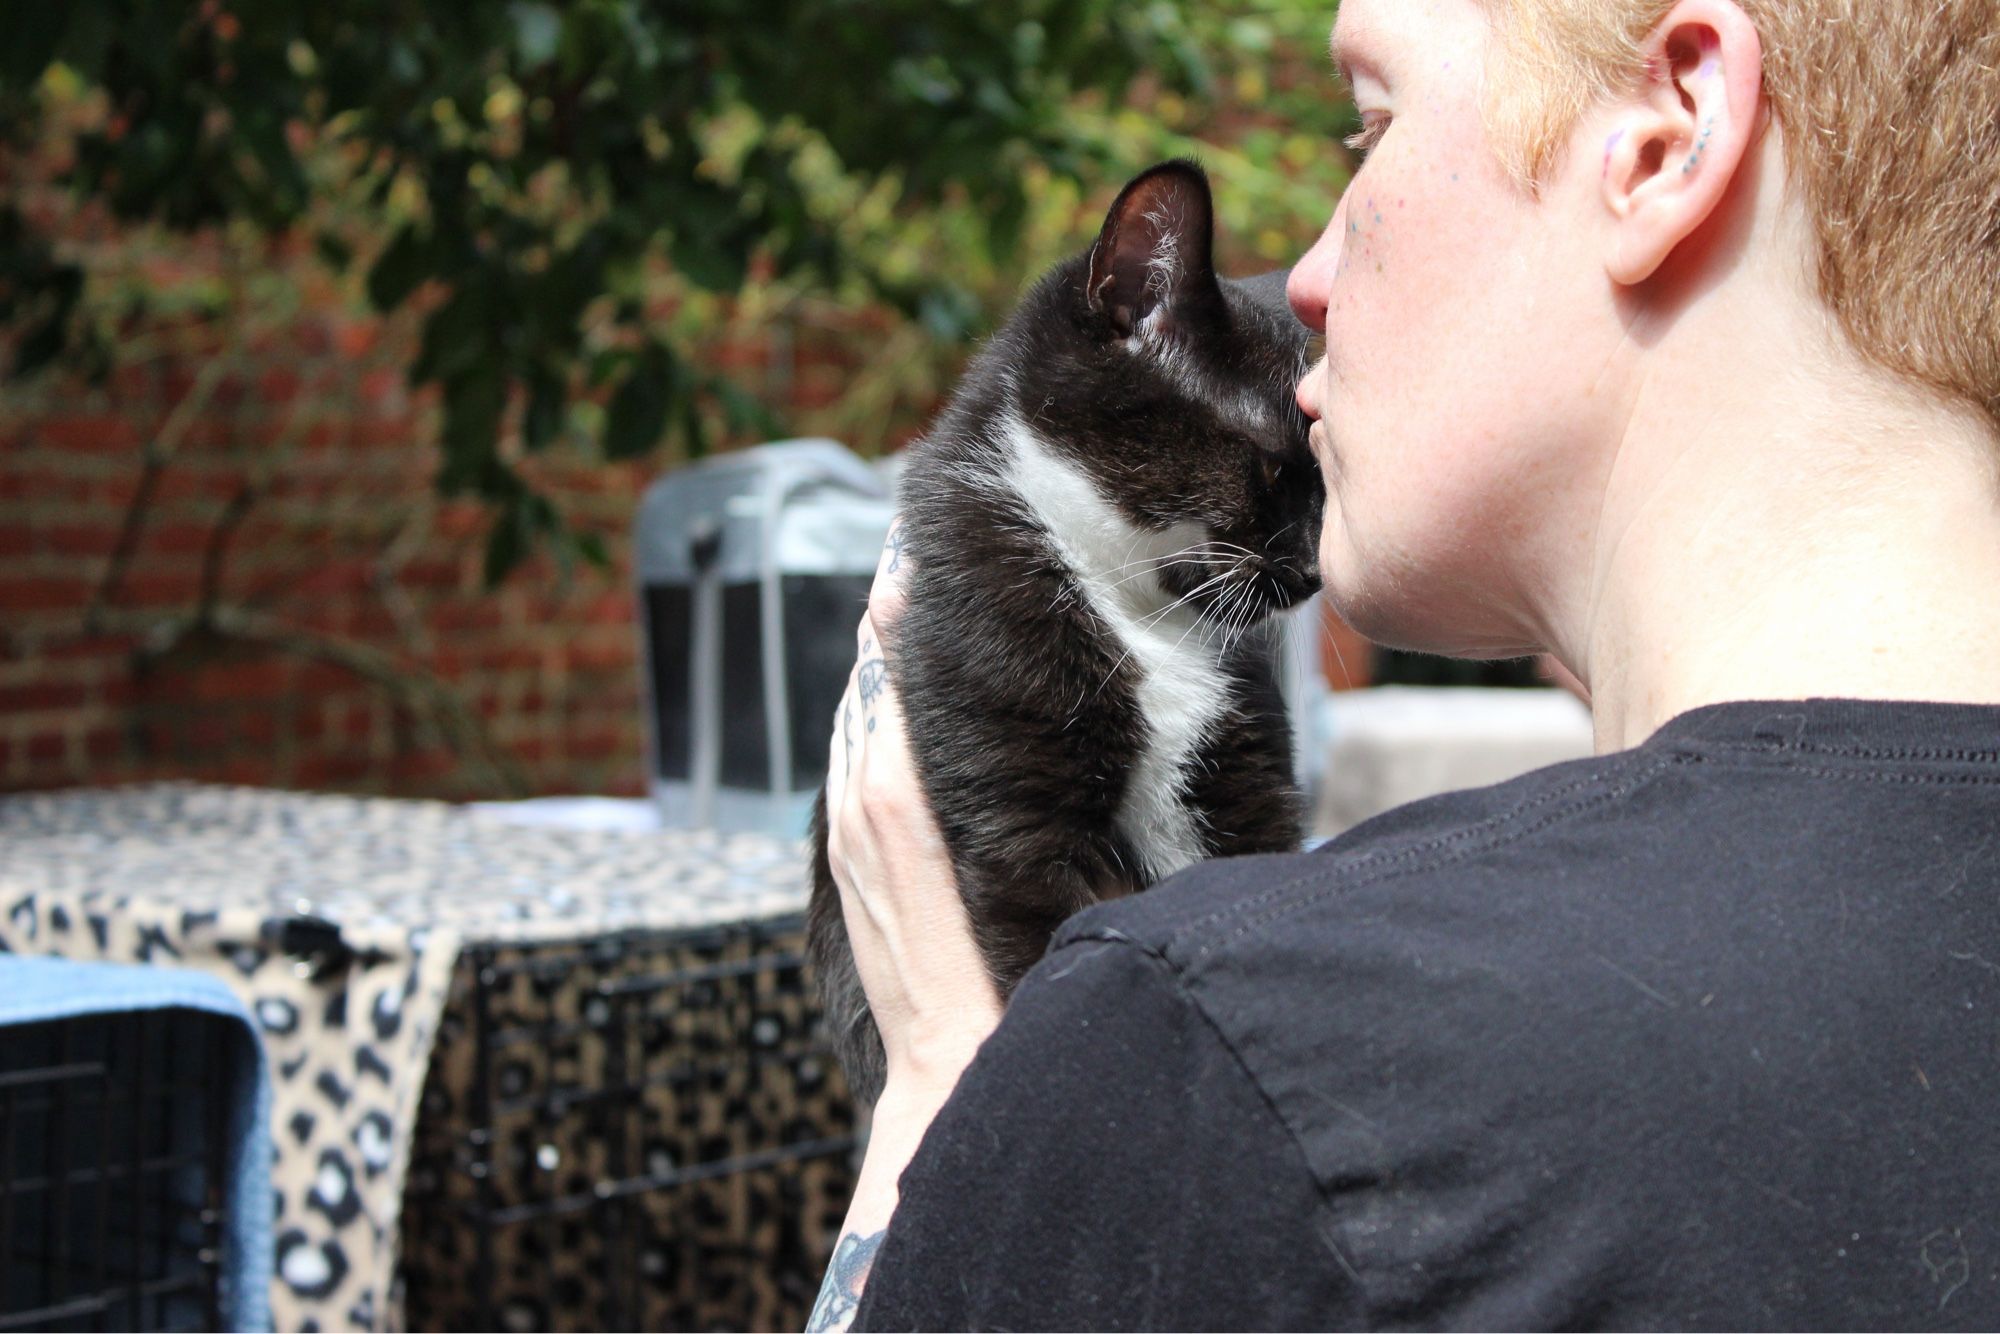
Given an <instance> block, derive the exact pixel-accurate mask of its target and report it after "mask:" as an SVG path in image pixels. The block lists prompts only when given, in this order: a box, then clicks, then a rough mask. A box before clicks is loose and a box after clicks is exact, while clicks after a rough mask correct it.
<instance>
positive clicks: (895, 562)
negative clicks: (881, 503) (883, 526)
mask: <svg viewBox="0 0 2000 1334" xmlns="http://www.w3.org/2000/svg"><path fill="white" fill-rule="evenodd" d="M887 545H888V548H889V573H890V574H894V573H896V571H898V570H900V569H902V568H903V521H902V520H901V519H898V520H896V522H895V525H894V526H893V527H892V528H890V529H889V541H888V544H887Z"/></svg>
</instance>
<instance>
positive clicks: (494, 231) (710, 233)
mask: <svg viewBox="0 0 2000 1334" xmlns="http://www.w3.org/2000/svg"><path fill="white" fill-rule="evenodd" d="M1331 17H1332V15H1331V7H1330V5H1329V6H1327V7H1326V8H1321V7H1320V6H1319V5H1318V4H1311V5H1308V4H1306V3H1303V0H1264V4H1263V7H1262V8H1261V9H1258V10H1255V11H1250V10H1245V9H1243V8H1241V7H1239V8H1237V9H1235V10H1233V11H1228V12H1221V11H1217V10H1215V9H1214V8H1213V7H1205V6H1203V5H1201V4H1198V3H1196V2H1195V0H1151V2H1150V3H1133V2H1132V0H1016V3H1013V4H1009V5H1004V6H1000V5H990V4H985V3H981V0H566V2H565V3H549V2H546V0H511V2H510V3H476V4H463V3H460V2H459V0H319V2H318V3H315V4H310V5H299V4H296V3H293V2H292V0H226V2H225V0H204V2H203V3H200V4H194V5H162V4H154V3H146V2H145V0H75V2H74V3H68V4H42V5H33V6H16V7H14V12H13V13H11V14H10V21H9V26H10V27H11V28H12V29H13V31H11V32H10V33H8V34H7V35H6V40H4V41H0V142H3V143H5V144H7V145H10V146H11V147H12V149H13V151H14V152H15V153H17V154H20V153H26V152H28V151H30V150H31V149H33V148H34V147H35V146H36V145H37V144H39V143H41V142H42V141H43V138H44V137H45V132H46V130H47V124H48V122H49V120H50V119H51V118H52V117H55V116H58V115H69V116H71V118H72V119H73V120H74V122H75V132H74V134H73V136H72V137H71V140H70V142H69V144H68V145H67V147H66V151H65V155H64V162H63V165H62V167H61V169H60V170H59V172H58V179H59V180H60V182H61V183H63V184H64V185H66V186H67V187H68V188H69V189H70V190H71V191H73V192H74V194H75V195H76V196H78V197H80V198H83V199H87V200H97V201H101V202H102V203H103V204H104V205H106V206H108V207H109V209H110V210H111V211H112V213H113V214H114V215H115V216H116V217H117V218H119V219H122V220H126V221H128V222H133V223H138V222H148V223H157V224H163V225H165V226H167V227H170V228H173V229H180V230H196V229H209V228H218V227H233V228H236V229H239V230H240V229H242V228H245V227H248V228H251V229H253V230H254V231H255V232H257V233H259V234H263V235H269V236H286V235H296V234H299V233H301V232H305V233H308V234H310V235H311V236H312V238H313V241H314V243H315V244H316V246H317V248H318V252H319V255H320V257H321V259H322V260H323V261H324V262H325V263H326V264H327V265H328V266H330V267H331V268H332V269H334V270H336V271H343V272H352V273H354V274H355V275H356V276H357V277H365V290H366V293H367V296H368V298H369V300H370V301H371V302H372V304H373V305H374V306H375V307H376V308H377V309H379V310H381V311H383V312H390V311H395V310H398V309H410V310H413V311H415V312H417V313H418V314H419V315H420V316H421V318H422V319H423V321H424V327H423V337H422V343H421V350H420V352H419V354H418V356H417V358H416V360H415V362H414V364H413V365H412V366H411V367H410V371H409V373H410V377H411V380H412V381H413V382H414V383H418V384H426V383H434V384H436V385H437V386H438V387H439V389H440V392H441V399H442V407H443V411H442V414H441V425H440V446H441V455H442V466H441V469H440V471H439V473H438V475H437V485H438V487H439V489H440V491H441V492H443V493H444V494H447V495H461V494H469V495H474V496H477V497H480V498H482V499H483V500H485V501H486V502H487V503H489V504H490V505H491V506H492V507H493V508H494V509H495V511H496V514H495V522H494V525H493V528H492V530H491V536H490V540H489V549H488V557H489V559H488V570H489V573H490V575H491V576H492V577H494V578H496V579H497V578H499V577H502V576H504V574H505V573H506V571H507V570H508V569H509V568H510V567H512V566H513V565H514V564H515V563H516V562H518V561H519V560H520V559H521V558H522V557H523V556H525V555H526V554H527V553H528V552H530V551H531V550H532V549H534V548H535V547H536V546H537V545H539V544H542V543H545V542H546V543H550V544H552V545H553V546H554V547H555V549H556V551H557V553H558V554H559V555H560V556H562V557H563V558H564V559H565V562H566V561H567V559H568V558H569V557H571V556H573V555H579V554H580V555H582V556H584V557H586V558H590V559H596V560H601V559H602V552H601V550H598V549H595V548H594V547H592V546H591V545H590V544H588V543H587V542H585V541H583V540H581V539H579V538H578V537H576V536H575V535H573V534H572V533H571V532H570V531H569V529H568V528H567V526H566V525H565V524H564V523H563V521H562V518H561V515H560V514H559V513H558V511H557V510H556V508H555V507H554V505H552V504H551V503H550V501H549V500H548V499H547V498H546V497H544V496H542V495H540V494H538V493H537V492H536V491H535V490H534V488H533V487H532V486H531V485H530V484H529V483H528V482H527V481H526V480H525V479H524V477H523V474H522V471H521V469H520V467H519V466H518V465H519V462H520V456H521V455H522V454H523V453H532V452H535V451H538V450H542V449H545V448H547V447H548V446H550V445H551V444H552V443H554V442H556V441H558V440H560V439H566V438H574V437H576V436H578V435H581V436H584V437H587V438H588V439H590V440H592V441H593V442H594V443H595V445H596V447H597V448H599V449H601V451H602V453H603V455H604V456H605V457H608V458H614V459H615V458H626V457H632V456H636V455H639V454H643V453H645V452H647V451H649V450H652V449H654V448H656V447H657V446H658V445H660V444H661V443H662V442H667V443H669V444H671V445H673V446H675V447H677V448H678V449H679V450H680V451H682V452H684V453H685V454H686V455H690V456H692V455H698V454H700V453H702V452H703V451H704V450H706V449H707V448H708V447H709V446H710V444H711V442H712V440H713V439H714V438H716V437H717V436H718V435H725V436H730V437H738V438H740V437H742V436H744V435H746V434H749V433H753V432H774V431H776V430H778V429H779V426H780V423H778V422H777V421H776V420H775V419H774V413H773V412H772V410H771V405H770V404H769V402H768V401H767V399H766V397H765V396H762V395H760V394H759V393H758V392H756V388H755V386H746V385H744V384H743V383H741V382H740V377H737V376H734V375H732V374H730V373H728V372H725V371H723V370H720V369H718V368H716V367H715V366H714V365H713V364H712V361H711V359H710V358H708V357H707V355H706V346H707V344H708V343H709V341H710V340H711V338H712V336H713V333H714V331H715V330H716V329H717V328H718V327H721V326H722V325H724V324H726V323H727V322H729V321H731V320H740V319H752V320H756V319H772V318H784V317H785V316H786V315H787V314H788V313H790V314H796V312H797V310H798V309H799V307H800V304H801V303H808V302H834V303H838V304H841V305H845V306H855V305H860V304H865V303H870V302H879V303H887V305H888V306H889V307H890V308H891V309H892V310H893V311H895V312H897V314H898V316H899V318H900V321H901V323H899V324H898V325H897V328H898V330H899V331H900V332H901V333H902V338H903V341H902V346H903V348H904V350H905V352H906V353H909V355H905V356H902V357H898V358H895V359H893V360H892V361H890V362H888V363H887V364H886V366H885V367H884V370H883V374H886V375H888V376H890V377H892V378H893V377H895V376H897V375H902V376H905V377H910V376H912V375H914V378H913V379H908V382H907V383H901V384H899V385H895V386H892V387H891V388H890V389H889V390H888V391H887V394H888V397H890V398H894V397H896V396H897V395H899V394H906V393H907V394H917V395H919V396H921V395H922V394H924V393H928V392H934V391H935V389H936V387H937V384H938V383H939V382H940V381H941V379H942V377H943V376H944V375H945V374H948V363H949V359H950V356H951V355H954V354H955V353H956V350H957V349H958V348H959V347H960V346H961V345H962V344H963V341H964V339H965V338H966V337H967V335H968V334H969V333H971V332H972V331H974V330H976V329H977V328H979V327H981V326H982V325H984V324H985V323H986V322H987V321H989V320H991V319H992V318H993V316H994V315H995V313H996V312H997V311H998V310H999V309H1001V308H1002V307H1004V305H1005V304H1006V301H1007V299H1008V297H1009V295H1010V294H1011V293H1012V292H1013V291H1014V290H1015V289H1016V288H1018V286H1019V284H1020V283H1021V282H1022V281H1023V280H1024V279H1025V278H1026V277H1027V276H1028V275H1030V274H1031V273H1032V272H1033V271H1035V270H1036V269H1038V268H1039V267H1041V266H1042V265H1043V264H1045V263H1046V262H1047V261H1048V260H1049V259H1050V258H1052V257H1053V256H1054V255H1055V254H1057V253H1060V252H1061V251H1063V250H1065V249H1068V248H1070V247H1071V246H1073V245H1074V244H1076V242H1077V240H1078V238H1079V226H1078V219H1079V218H1080V217H1081V216H1082V215H1083V214H1084V213H1085V212H1086V211H1087V210H1085V209H1084V207H1083V204H1084V201H1085V200H1086V198H1088V197H1091V195H1092V192H1093V191H1096V190H1101V189H1102V188H1103V187H1104V186H1105V184H1106V183H1107V182H1111V181H1114V180H1116V179H1119V178H1122V177H1123V176H1125V175H1126V174H1129V173H1130V172H1131V171H1133V170H1135V169H1136V168H1137V167H1139V166H1142V165H1144V164H1145V163H1146V162H1148V161H1151V160H1154V159H1156V158H1158V157H1162V156H1166V155H1169V154H1171V153H1174V152H1187V151H1197V152H1198V153H1199V155H1200V156H1202V157H1203V158H1204V160H1205V161H1207V162H1208V164H1209V166H1210V168H1211V170H1212V172H1213V173H1214V174H1215V176H1216V178H1217V180H1218V184H1219V186H1220V187H1221V189H1220V194H1221V197H1222V200H1223V211H1224V219H1223V221H1224V226H1225V229H1226V232H1227V233H1228V234H1230V235H1232V236H1235V237H1239V238H1243V240H1244V241H1245V242H1246V248H1247V249H1248V251H1249V252H1250V253H1251V254H1252V255H1254V256H1255V257H1256V258H1258V259H1259V260H1261V261H1262V262H1265V263H1269V262H1272V261H1279V260H1282V259H1283V258H1284V257H1286V256H1288V255H1290V254H1295V253H1296V252H1297V250H1298V248H1299V247H1300V246H1301V245H1303V244H1304V242H1305V240H1306V239H1308V238H1309V237H1310V235H1311V232H1312V231H1313V230H1315V229H1316V228H1317V226H1318V225H1319V224H1320V222H1321V221H1323V219H1324V216H1325V213H1326V211H1327V209H1328V207H1329V205H1330V201H1331V198H1332V193H1333V191H1334V190H1336V189H1337V188H1338V186H1339V184H1340V183H1341V182H1342V181H1343V180H1344V167H1343V166H1342V161H1341V159H1340V158H1339V156H1338V153H1337V150H1336V149H1334V148H1333V147H1332V145H1333V143H1334V140H1335V137H1336V136H1337V135H1338V134H1339V133H1340V132H1341V130H1342V129H1343V126H1342V124H1341V121H1342V119H1343V115H1344V113H1343V112H1342V110H1341V109H1340V108H1339V106H1338V104H1337V103H1336V101H1335V99H1334V98H1333V97H1332V95H1331V91H1330V85H1329V82H1328V80H1327V78H1326V76H1325V74H1324V72H1323V71H1324V67H1325V61H1324V57H1323V55H1320V54H1319V53H1320V52H1322V51H1323V49H1324V33H1325V30H1326V27H1327V26H1328V24H1329V23H1330V21H1331ZM80 107H81V108H84V109H85V113H84V114H81V115H78V114H76V113H77V112H78V108H80ZM1230 117H1234V120H1233V122H1231V123H1230V125H1229V126H1228V127H1227V128H1228V134H1227V138H1226V141H1224V140H1219V139H1216V138H1213V137H1208V138H1204V137H1203V136H1204V132H1205V131H1208V130H1212V129H1214V128H1215V127H1216V126H1217V125H1218V124H1220V123H1221V122H1222V121H1223V120H1227V119H1228V118H1230ZM0 170H4V165H0ZM88 288H89V275H88V274H87V273H86V271H85V266H84V264H83V262H82V261H81V260H79V259H78V258H76V257H74V256H71V255H66V254H65V253H64V250H63V247H62V246H61V245H60V244H54V243H52V241H51V238H49V237H48V236H45V235H41V234H39V233H38V232H37V230H36V229H35V227H34V226H33V225H31V224H30V222H29V221H28V219H27V218H26V217H25V216H24V215H23V213H22V211H21V210H19V209H18V208H17V207H16V206H14V205H13V204H12V203H10V202H6V201H0V328H5V329H6V330H7V331H8V332H9V333H10V334H11V335H12V336H13V341H14V343H15V348H16V354H15V363H14V366H13V373H14V374H15V375H17V376H18V375H27V374H32V373H34V372H35V371H36V370H37V369H38V368H39V367H41V366H44V365H47V364H50V363H52V362H55V361H57V360H58V359H59V358H66V359H68V360H70V361H72V362H74V363H77V364H81V365H83V366H86V367H93V368H95V369H98V370H100V371H101V370H103V369H104V368H106V367H107V366H108V365H109V364H110V363H111V362H112V361H113V360H115V357H116V351H115V349H114V348H112V347H110V346H107V342H106V340H105V339H103V338H101V337H100V338H96V339H93V338H91V337H89V336H88V335H89V333H90V331H91V330H92V329H101V328H102V327H103V326H102V325H101V324H92V323H91V322H89V321H86V320H83V319H81V318H80V312H81V311H82V309H83V307H84V306H85V304H86V303H87V291H88ZM918 340H920V342H919V341H918ZM913 368H914V371H913ZM858 388H859V392H857V394H856V395H855V396H854V397H855V401H856V402H858V403H864V404H866V403H870V402H873V401H875V400H874V399H871V398H870V395H869V386H868V385H866V384H863V385H861V386H859V387H858ZM876 388H877V389H878V390H879V389H880V388H881V386H879V385H878V386H876ZM877 397H878V398H879V397H881V394H880V393H878V394H877Z"/></svg>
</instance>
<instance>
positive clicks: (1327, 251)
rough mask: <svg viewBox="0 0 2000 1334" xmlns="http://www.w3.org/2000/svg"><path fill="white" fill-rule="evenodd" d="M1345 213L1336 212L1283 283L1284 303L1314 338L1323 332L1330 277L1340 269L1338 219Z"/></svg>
mask: <svg viewBox="0 0 2000 1334" xmlns="http://www.w3.org/2000/svg"><path fill="white" fill-rule="evenodd" d="M1344 211H1345V210H1344V209H1341V208H1336V209H1335V210H1334V211H1333V216H1332V217H1331V218H1329V219H1328V220H1327V224H1326V230H1325V231H1323V232H1321V233H1320V234H1319V240H1317V241H1315V242H1313V247H1312V249H1310V250H1308V251H1306V253H1305V255H1304V256H1303V257H1302V258H1301V259H1300V260H1299V262H1298V263H1296V264H1294V265H1292V276H1291V277H1290V278H1288V279H1286V281H1285V300H1286V301H1287V302H1288V303H1290V305H1291V307H1292V314H1294V315H1296V316H1297V317H1298V320H1299V323H1300V324H1303V325H1305V326H1306V328H1308V329H1310V330H1312V331H1313V332H1314V333H1316V334H1323V333H1325V332H1326V307H1327V302H1328V300H1329V298H1330V296H1331V294H1332V292H1333V275H1334V272H1335V271H1336V270H1337V269H1338V268H1339V267H1340V240H1341V235H1342V233H1341V225H1340V219H1341V216H1342V214H1343V212H1344Z"/></svg>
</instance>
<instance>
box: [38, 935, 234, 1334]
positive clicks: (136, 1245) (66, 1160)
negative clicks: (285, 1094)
mask: <svg viewBox="0 0 2000 1334" xmlns="http://www.w3.org/2000/svg"><path fill="white" fill-rule="evenodd" d="M0 993H4V998H0V1330H16V1329H54V1330H64V1329H131V1330H166V1329H222V1328H228V1329H268V1328H270V1324H269V1320H270V1316H269V1306H268V1295H267V1288H268V1284H269V1282H270V1276H271V1250H270V1237H271V1219H270V1203H271V1195H270V1187H269V1184H268V1183H269V1176H268V1172H269V1168H268V1154H269V1140H268V1138H267V1132H266V1130H265V1124H264V1123H265V1120H266V1118H268V1116H269V1091H268V1084H267V1083H266V1082H265V1076H264V1071H263V1063H262V1062H263V1058H262V1055H261V1051H260V1049H259V1047H258V1045H257V1039H256V1038H255V1037H254V1036H253V1035H252V1033H251V1031H250V1028H249V1024H248V1018H247V1015H245V1013H244V1011H243V1009H242V1006H241V1004H240V1003H239V1002H237V1001H236V1000H235V999H234V998H233V997H232V996H231V995H230V993H229V991H228V990H227V988H225V987H224V986H223V985H222V984H221V983H220V982H217V981H215V980H214V979H212V978H208V977H204V976H200V975H197V974H194V973H190V972H187V971H185V970H182V969H171V968H151V967H130V966H123V965H117V964H100V963H73V962H69V961H65V960H55V959H14V958H5V959H0Z"/></svg>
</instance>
